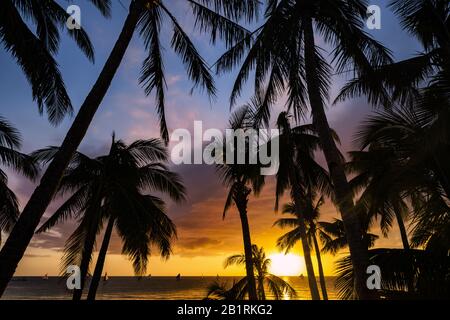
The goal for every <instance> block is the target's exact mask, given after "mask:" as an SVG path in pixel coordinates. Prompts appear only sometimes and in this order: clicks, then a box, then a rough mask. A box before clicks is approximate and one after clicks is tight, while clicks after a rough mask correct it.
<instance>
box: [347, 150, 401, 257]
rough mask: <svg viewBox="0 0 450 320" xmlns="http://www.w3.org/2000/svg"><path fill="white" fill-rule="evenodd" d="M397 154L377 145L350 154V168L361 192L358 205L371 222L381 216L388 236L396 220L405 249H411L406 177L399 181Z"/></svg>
mask: <svg viewBox="0 0 450 320" xmlns="http://www.w3.org/2000/svg"><path fill="white" fill-rule="evenodd" d="M395 154H396V151H395V150H393V149H389V148H387V147H381V148H377V147H376V146H375V145H374V146H373V147H372V146H371V147H370V148H369V150H368V151H354V152H351V153H350V157H351V161H350V162H348V163H347V168H349V171H350V172H351V173H353V174H356V176H355V177H354V178H353V179H352V180H351V181H350V184H351V185H352V188H354V189H355V193H358V192H360V191H361V195H360V196H359V198H358V200H357V206H362V207H363V208H364V210H365V211H366V212H367V213H368V215H369V219H376V218H377V217H378V216H380V217H381V219H380V226H381V230H382V232H383V235H384V236H385V237H387V235H388V232H389V230H390V228H391V227H392V224H393V220H394V219H396V221H397V224H398V226H399V230H400V235H401V239H402V243H403V247H404V249H405V250H408V249H409V248H410V245H409V240H408V234H407V231H406V227H405V223H404V221H405V220H406V219H407V218H408V215H409V209H408V205H407V203H406V200H405V197H406V195H405V194H404V192H403V191H404V185H403V184H404V183H405V182H406V180H405V179H407V177H405V176H404V175H403V174H402V176H403V177H405V179H399V177H400V173H401V172H402V168H401V165H399V163H398V159H397V158H396V156H395ZM402 185H403V186H402Z"/></svg>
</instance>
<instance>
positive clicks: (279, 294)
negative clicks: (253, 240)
mask: <svg viewBox="0 0 450 320" xmlns="http://www.w3.org/2000/svg"><path fill="white" fill-rule="evenodd" d="M252 262H253V268H254V270H255V273H256V279H257V291H258V299H259V300H266V292H265V288H268V289H269V291H270V293H271V294H272V295H273V296H274V298H275V299H276V300H280V299H282V298H283V297H285V295H287V296H288V297H289V298H294V297H296V295H297V294H296V292H295V290H294V288H292V287H291V285H290V284H289V283H287V282H286V281H284V280H283V279H281V278H279V277H277V276H275V275H273V274H271V273H269V267H270V264H271V260H270V259H268V258H267V257H266V253H265V252H264V248H259V247H258V246H257V245H252ZM224 265H225V268H227V267H229V266H231V265H246V256H245V254H237V255H233V256H230V257H228V258H227V259H226V260H225V263H224ZM247 279H248V278H247V277H245V278H243V279H242V280H240V281H238V282H237V283H235V284H234V285H233V287H232V289H231V292H233V290H234V292H240V295H238V296H242V295H245V294H246V293H248V290H249V288H248V281H247ZM219 287H220V286H219ZM219 287H218V288H217V289H219ZM222 288H223V286H222ZM228 292H230V290H228ZM214 293H215V294H217V293H218V290H216V291H215V292H214Z"/></svg>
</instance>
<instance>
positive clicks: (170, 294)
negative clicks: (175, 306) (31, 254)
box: [2, 277, 337, 300]
mask: <svg viewBox="0 0 450 320" xmlns="http://www.w3.org/2000/svg"><path fill="white" fill-rule="evenodd" d="M215 279H216V278H215V277H182V278H181V280H180V281H177V280H176V279H175V277H151V278H148V277H147V278H141V279H139V278H137V277H110V278H109V280H108V281H102V282H101V283H100V285H99V288H98V291H97V299H98V300H179V299H183V300H202V299H204V298H205V297H206V293H207V287H208V285H209V284H210V283H212V282H213V281H214V280H215ZM220 279H221V281H227V282H228V283H229V284H230V285H231V284H232V283H233V280H234V279H235V280H237V279H238V278H233V277H221V278H220ZM283 279H284V280H286V281H288V282H289V284H290V285H291V286H292V287H293V288H294V289H295V290H296V292H297V299H300V300H307V299H310V298H311V295H310V292H309V287H308V279H307V278H306V277H305V278H299V277H284V278H283ZM334 280H335V278H334V277H327V278H326V283H327V291H328V297H329V299H337V294H336V290H335V287H334ZM318 285H319V282H318ZM319 290H320V288H319ZM268 298H269V299H270V296H269V294H268ZM2 299H6V300H36V299H37V300H65V299H71V292H70V291H69V290H67V288H66V281H65V279H61V278H57V277H49V279H48V280H44V279H42V278H40V277H20V278H14V280H13V281H11V282H10V284H9V286H8V288H7V290H6V292H5V294H4V295H3V298H2Z"/></svg>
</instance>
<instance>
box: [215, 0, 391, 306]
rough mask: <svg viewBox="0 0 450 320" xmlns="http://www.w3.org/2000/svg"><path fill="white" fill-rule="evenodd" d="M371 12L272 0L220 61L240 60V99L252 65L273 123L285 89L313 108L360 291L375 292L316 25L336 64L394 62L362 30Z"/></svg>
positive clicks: (358, 67)
mask: <svg viewBox="0 0 450 320" xmlns="http://www.w3.org/2000/svg"><path fill="white" fill-rule="evenodd" d="M366 18H367V5H366V3H365V1H360V0H355V1H338V2H336V1H334V2H330V1H328V0H307V1H305V0H296V1H290V0H289V1H288V0H285V1H268V2H267V6H266V10H265V21H264V23H263V24H262V25H261V26H260V27H258V28H257V29H256V30H255V31H254V32H253V33H251V34H249V35H248V36H246V37H245V38H243V39H242V40H241V41H240V42H238V43H236V45H235V46H233V47H232V48H231V49H230V50H229V51H227V52H226V53H225V54H224V55H223V56H222V57H221V58H220V59H219V60H218V61H217V63H216V66H217V72H218V73H222V72H224V71H228V70H231V69H233V68H234V67H235V66H237V65H238V63H239V62H241V60H242V61H243V63H242V66H241V68H240V70H239V73H238V75H237V78H236V81H235V84H234V87H233V91H232V93H231V98H230V100H231V105H234V104H235V102H236V100H237V97H238V96H239V94H240V93H241V91H242V88H243V85H244V83H245V82H246V80H247V79H248V77H249V75H250V74H251V71H253V70H255V81H254V82H255V91H256V92H257V93H258V92H263V93H264V99H263V104H262V105H261V106H260V108H259V110H258V112H257V114H258V118H259V119H260V121H261V122H262V123H265V124H266V125H267V124H268V122H269V120H270V111H271V106H272V105H273V104H274V103H275V102H276V101H277V100H278V99H279V98H281V97H282V96H283V95H284V94H285V93H286V95H287V106H286V107H287V109H288V110H290V111H292V112H293V113H294V115H295V116H296V117H297V118H300V117H302V116H304V115H305V114H306V109H307V105H308V102H309V106H310V109H311V113H312V116H313V121H314V125H315V127H316V130H317V132H318V135H319V137H320V140H321V145H322V148H323V152H324V154H325V158H326V161H327V164H328V169H329V171H330V176H331V179H332V181H333V185H334V189H335V197H336V200H337V201H336V202H337V204H338V207H339V211H340V213H341V215H342V218H343V221H344V223H345V224H346V230H348V233H347V236H348V237H349V240H348V241H349V244H350V252H351V256H352V259H353V264H354V268H355V270H356V276H355V286H356V288H357V291H358V293H359V295H360V297H361V298H362V299H364V298H370V293H369V292H368V290H367V287H366V285H365V280H364V279H365V276H366V275H365V270H366V266H367V261H368V260H367V259H368V257H367V248H366V247H364V244H363V243H362V242H361V239H362V234H361V227H360V226H359V224H360V222H359V221H358V220H357V219H356V218H355V215H354V214H353V213H352V211H353V201H352V198H351V196H350V195H351V190H350V186H349V184H348V181H347V177H346V175H345V172H344V162H343V159H342V158H341V155H340V152H339V150H338V148H337V146H336V143H335V141H334V139H333V134H332V130H331V129H330V126H329V123H328V119H327V116H326V113H325V101H326V99H327V97H328V93H329V84H330V78H331V74H332V71H331V70H332V67H331V65H330V64H329V63H328V62H327V61H326V60H325V59H324V57H323V56H322V55H321V50H322V49H321V48H319V47H318V46H317V44H316V41H317V39H316V38H315V35H314V28H315V30H316V31H317V33H318V34H319V35H321V36H322V39H323V41H324V42H325V43H326V44H327V45H330V47H331V48H332V51H331V59H332V62H333V63H334V66H335V72H336V73H341V72H346V71H348V70H349V69H351V70H352V71H353V72H355V73H356V74H357V75H359V74H367V73H370V72H372V71H373V67H377V66H379V65H384V64H387V63H390V62H392V59H391V57H390V54H389V52H388V51H387V50H386V48H384V47H383V46H382V45H381V44H379V43H378V42H376V41H375V40H373V39H372V38H371V37H370V36H369V35H368V34H367V33H365V32H364V31H363V28H364V25H365V21H366Z"/></svg>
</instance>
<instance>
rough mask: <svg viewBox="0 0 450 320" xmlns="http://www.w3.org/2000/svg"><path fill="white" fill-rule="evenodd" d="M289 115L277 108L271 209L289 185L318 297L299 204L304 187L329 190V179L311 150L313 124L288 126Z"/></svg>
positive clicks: (311, 282) (314, 138) (312, 285)
mask: <svg viewBox="0 0 450 320" xmlns="http://www.w3.org/2000/svg"><path fill="white" fill-rule="evenodd" d="M289 118H290V116H289V115H288V114H287V113H286V112H281V113H280V115H279V116H278V120H277V126H278V129H279V130H280V136H279V137H278V138H277V139H279V146H280V152H279V153H280V155H279V159H280V167H279V170H278V173H277V176H276V181H277V184H276V198H275V210H277V209H278V201H279V198H280V197H281V196H282V195H283V194H284V192H285V191H286V190H288V189H289V190H290V194H291V198H292V199H293V204H294V206H295V212H296V215H297V217H298V222H299V223H298V232H299V237H300V239H301V242H302V248H303V256H304V258H305V265H306V270H307V273H308V282H309V287H310V290H311V297H312V298H313V299H314V300H319V299H320V294H319V290H318V288H317V282H316V277H315V274H314V267H313V263H312V259H311V254H310V246H309V244H308V238H307V233H306V220H305V219H306V216H305V213H304V210H305V207H304V206H302V205H303V204H305V197H307V193H308V192H309V191H308V190H311V188H318V189H321V190H323V191H329V189H330V182H329V177H328V173H327V172H326V171H325V170H324V169H323V168H322V167H321V166H320V165H319V164H318V163H317V162H316V161H315V159H314V151H315V150H316V149H318V148H319V146H320V140H319V137H318V136H317V135H316V133H315V130H314V126H312V125H304V126H298V127H295V128H291V124H290V119H289ZM327 189H328V190H327Z"/></svg>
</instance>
